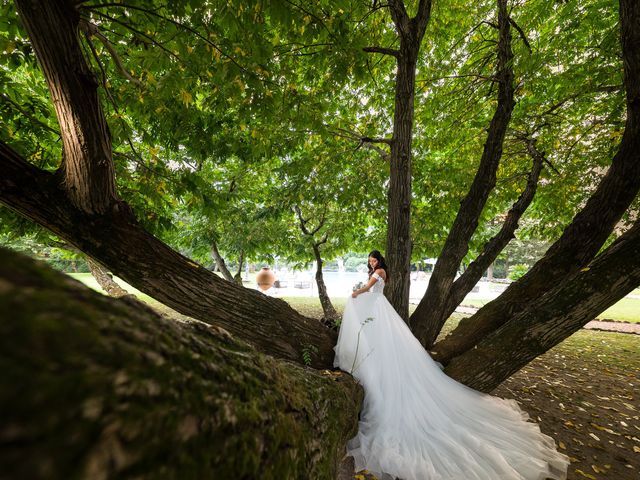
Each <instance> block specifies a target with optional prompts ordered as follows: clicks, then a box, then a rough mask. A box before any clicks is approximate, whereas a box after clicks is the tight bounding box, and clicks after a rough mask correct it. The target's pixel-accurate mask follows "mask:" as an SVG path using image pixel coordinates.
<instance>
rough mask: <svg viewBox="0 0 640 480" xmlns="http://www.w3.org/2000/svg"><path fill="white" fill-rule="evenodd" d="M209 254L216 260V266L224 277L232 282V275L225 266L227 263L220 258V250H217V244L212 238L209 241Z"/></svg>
mask: <svg viewBox="0 0 640 480" xmlns="http://www.w3.org/2000/svg"><path fill="white" fill-rule="evenodd" d="M211 256H212V257H213V261H214V262H216V266H217V267H218V270H220V272H221V273H222V276H223V277H224V279H225V280H228V281H230V282H234V281H235V280H234V278H233V275H231V272H230V271H229V269H228V268H227V264H226V263H225V261H224V258H222V255H220V251H218V244H217V243H216V242H215V241H213V240H212V241H211Z"/></svg>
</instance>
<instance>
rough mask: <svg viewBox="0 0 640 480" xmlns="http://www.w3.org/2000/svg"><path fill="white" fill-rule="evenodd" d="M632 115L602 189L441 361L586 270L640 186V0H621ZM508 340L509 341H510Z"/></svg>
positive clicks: (462, 327)
mask: <svg viewBox="0 0 640 480" xmlns="http://www.w3.org/2000/svg"><path fill="white" fill-rule="evenodd" d="M620 39H621V45H622V59H623V66H624V86H625V89H626V99H627V102H626V103H627V119H626V123H625V130H624V134H623V136H622V141H621V143H620V147H619V149H618V152H617V153H616V154H615V156H614V157H613V160H612V163H611V166H610V167H609V170H608V171H607V173H606V175H605V176H604V178H603V179H602V180H601V182H600V184H599V185H598V188H597V189H596V191H595V192H594V193H593V195H592V196H591V197H590V198H589V200H588V201H587V203H586V205H585V206H584V208H583V209H582V210H581V211H580V212H579V213H578V214H577V215H576V216H575V217H574V219H573V221H572V222H571V223H570V224H569V225H568V226H567V227H566V228H565V230H564V232H563V233H562V235H561V236H560V238H559V239H558V240H557V241H556V242H555V243H554V244H553V245H552V246H551V247H550V248H549V250H547V252H546V253H545V255H544V256H543V258H542V259H540V260H539V261H538V262H537V263H536V264H535V265H534V266H533V267H532V268H531V270H529V272H527V274H526V275H524V276H523V277H522V278H521V279H520V280H518V281H517V282H515V283H513V284H511V285H510V286H509V288H508V289H507V290H506V291H505V292H504V293H503V294H502V295H500V297H498V298H497V299H495V300H494V301H492V302H490V303H488V304H487V305H485V306H484V307H483V308H481V309H480V310H479V311H478V312H477V313H476V314H475V315H473V316H471V317H470V318H467V319H465V320H463V321H461V322H460V324H459V325H458V327H457V328H456V329H455V330H454V331H453V332H452V333H451V334H450V335H449V336H448V337H446V338H445V339H444V340H443V341H441V342H438V343H437V344H436V345H435V347H434V349H433V351H434V354H435V355H436V356H437V357H438V358H439V359H440V361H442V362H444V363H446V362H448V361H449V360H451V359H452V358H454V357H456V356H458V355H462V354H464V352H467V351H469V350H470V349H473V348H474V347H475V346H476V345H478V344H479V343H480V342H482V341H483V339H485V338H487V337H488V336H490V335H492V332H494V331H496V330H498V329H500V328H501V327H502V325H505V324H506V323H507V322H509V321H511V320H512V319H514V318H517V317H518V315H519V314H520V313H521V312H522V311H523V310H525V309H526V308H528V307H529V306H530V305H531V304H532V303H535V302H537V300H538V299H539V298H540V297H542V296H543V295H545V294H546V293H547V292H548V291H549V290H551V288H553V287H554V286H556V285H558V284H562V283H564V282H566V281H568V279H570V278H572V276H573V275H574V274H575V273H576V272H578V271H579V270H581V269H583V268H584V267H585V266H586V265H587V264H588V263H589V262H590V261H591V260H592V259H593V258H594V256H595V255H596V254H597V252H598V251H599V250H600V249H601V248H602V246H603V244H604V242H605V241H606V239H607V238H608V237H609V235H611V233H612V231H613V228H614V227H615V225H616V224H617V223H618V221H619V220H620V218H621V217H622V215H623V214H624V213H625V211H626V210H627V209H628V208H629V206H630V204H631V202H632V201H633V200H634V198H635V197H636V195H637V194H638V191H639V190H640V4H639V3H638V2H637V1H635V0H620ZM505 341H506V339H505Z"/></svg>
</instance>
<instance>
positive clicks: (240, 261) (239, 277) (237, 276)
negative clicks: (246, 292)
mask: <svg viewBox="0 0 640 480" xmlns="http://www.w3.org/2000/svg"><path fill="white" fill-rule="evenodd" d="M243 267H244V250H240V255H239V256H238V270H237V271H236V274H235V275H234V276H233V281H234V282H236V283H237V284H238V285H240V286H242V268H243Z"/></svg>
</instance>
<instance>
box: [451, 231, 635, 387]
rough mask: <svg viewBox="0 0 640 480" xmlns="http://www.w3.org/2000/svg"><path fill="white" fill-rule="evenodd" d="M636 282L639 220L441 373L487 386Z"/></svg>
mask: <svg viewBox="0 0 640 480" xmlns="http://www.w3.org/2000/svg"><path fill="white" fill-rule="evenodd" d="M638 285H640V221H638V222H636V224H635V226H634V227H633V228H632V229H631V230H629V231H628V232H626V233H625V234H624V235H622V236H621V237H620V238H619V239H618V240H617V241H616V242H615V243H614V244H613V245H611V246H610V247H609V248H607V249H606V250H605V251H604V252H603V253H601V254H600V255H599V256H598V257H597V258H596V259H595V260H594V261H593V262H592V263H591V264H590V265H589V267H588V268H583V269H582V270H580V271H578V272H577V273H575V274H574V275H573V276H572V278H570V279H568V280H567V281H565V282H563V283H561V284H560V285H557V286H555V288H553V289H551V290H550V291H548V292H546V293H545V294H544V296H542V297H540V298H539V299H538V300H537V301H536V302H534V303H529V304H528V306H527V308H525V309H524V310H521V311H520V312H519V313H518V314H517V315H515V316H513V317H512V318H511V320H509V321H508V322H507V323H505V324H504V325H503V326H501V327H500V328H499V329H498V330H496V331H495V332H494V333H493V334H492V335H489V336H486V337H485V338H484V339H482V341H481V342H479V343H478V344H477V345H476V347H475V348H473V349H471V350H469V351H467V352H466V353H464V354H463V355H460V356H458V357H456V358H454V359H453V360H452V361H451V362H450V363H449V364H448V365H447V367H446V369H445V372H446V373H447V374H449V375H450V376H452V377H454V378H456V379H457V380H459V381H461V382H463V383H465V384H466V385H469V386H470V387H472V388H475V389H478V390H482V391H490V390H493V389H494V388H495V387H497V386H498V385H499V384H500V383H501V382H502V381H503V380H505V379H507V378H509V377H510V376H511V375H513V374H514V373H515V372H517V371H518V370H520V369H521V368H522V367H523V366H525V365H526V364H527V363H529V362H530V361H531V360H533V359H534V358H536V357H537V356H538V355H541V354H542V353H544V352H546V351H547V350H549V349H550V348H552V347H553V346H555V345H557V344H558V343H560V342H561V341H562V340H564V339H565V338H567V337H568V336H569V335H571V334H572V333H574V332H576V331H577V330H579V329H580V328H582V327H583V326H584V325H585V324H586V323H587V322H589V321H591V320H593V319H594V318H595V317H596V316H597V315H598V314H599V313H601V312H603V311H604V310H606V309H607V308H609V307H610V306H611V305H613V304H615V303H616V302H618V301H619V300H620V299H622V298H623V297H624V296H625V295H627V294H628V293H629V292H631V291H632V290H633V289H634V288H636V287H637V286H638Z"/></svg>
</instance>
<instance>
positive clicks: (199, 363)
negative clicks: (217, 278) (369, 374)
mask: <svg viewBox="0 0 640 480" xmlns="http://www.w3.org/2000/svg"><path fill="white" fill-rule="evenodd" d="M0 286H1V288H0V313H1V315H0V316H1V317H2V319H3V321H2V322H0V368H1V369H2V372H3V374H2V376H1V377H0V412H2V413H1V414H0V415H1V417H2V421H1V422H0V471H1V472H2V474H3V475H2V476H3V477H6V478H47V479H68V478H91V479H111V478H114V479H115V478H220V479H223V478H225V479H226V478H264V479H284V478H318V479H331V480H333V479H334V478H335V477H336V472H337V464H338V462H339V461H340V459H341V458H342V456H343V455H344V446H345V442H346V440H347V439H348V438H349V437H351V436H352V435H353V434H354V433H355V431H356V427H357V418H358V409H359V406H360V401H361V399H362V391H361V389H360V388H359V387H358V386H357V385H356V383H355V382H354V381H353V379H352V378H351V377H350V376H348V375H346V374H343V373H332V372H318V371H314V370H312V369H309V368H304V367H301V366H298V365H295V364H292V363H290V362H286V361H281V360H276V359H273V358H271V357H268V356H265V355H262V354H260V353H257V352H255V351H254V350H253V349H252V348H251V347H250V346H249V345H247V344H245V343H243V342H240V341H238V340H235V339H233V338H232V337H230V336H229V335H228V334H227V333H226V332H225V331H224V330H222V329H218V328H214V327H209V326H206V325H204V324H202V323H200V322H187V323H185V322H178V321H174V320H170V319H166V318H163V317H161V316H159V315H158V314H157V313H155V312H154V311H153V310H151V309H150V308H149V307H147V306H145V305H143V304H141V303H140V302H138V301H136V300H134V299H131V298H130V297H125V298H124V299H112V298H109V297H106V296H103V295H101V294H98V293H96V292H93V291H91V290H89V289H87V288H85V287H83V286H82V285H81V284H79V283H78V282H75V281H74V280H72V279H70V278H69V277H67V276H65V275H63V274H60V273H58V272H55V271H54V270H52V269H50V268H48V267H46V266H44V265H43V264H40V263H36V262H34V261H33V260H30V259H28V258H27V257H24V256H22V255H18V254H15V253H11V252H10V251H8V250H5V249H0Z"/></svg>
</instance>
